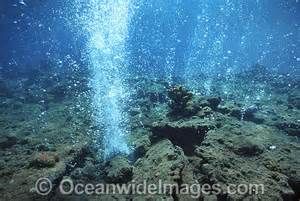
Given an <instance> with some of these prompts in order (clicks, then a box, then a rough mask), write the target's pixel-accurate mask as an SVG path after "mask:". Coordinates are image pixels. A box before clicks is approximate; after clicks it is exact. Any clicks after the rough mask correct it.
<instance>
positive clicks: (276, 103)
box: [0, 69, 300, 201]
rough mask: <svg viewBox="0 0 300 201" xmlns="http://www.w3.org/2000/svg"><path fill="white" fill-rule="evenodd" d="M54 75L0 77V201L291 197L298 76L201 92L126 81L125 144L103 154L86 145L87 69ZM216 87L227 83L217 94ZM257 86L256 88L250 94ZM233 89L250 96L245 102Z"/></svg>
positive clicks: (297, 149) (296, 182)
mask: <svg viewBox="0 0 300 201" xmlns="http://www.w3.org/2000/svg"><path fill="white" fill-rule="evenodd" d="M254 70H255V69H254ZM256 70H257V69H256ZM55 72H56V71H55V70H53V71H52V70H51V69H50V70H49V69H47V70H44V71H43V70H37V71H35V72H23V73H19V74H17V75H15V74H13V73H12V72H11V74H9V72H7V73H6V75H10V76H8V77H5V78H4V77H0V128H1V134H0V194H1V196H0V200H3V201H4V200H5V201H7V200H22V201H27V200H49V201H56V200H86V201H94V200H134V201H138V200H147V201H150V200H174V201H178V200H180V201H181V200H204V201H208V200H218V201H220V200H228V201H232V200H247V201H250V200H261V201H268V200H269V201H274V200H286V201H289V200H291V201H293V200H294V201H296V200H299V199H300V157H299V155H300V139H299V138H300V86H299V80H298V81H297V80H296V81H292V79H290V78H289V76H288V75H272V77H271V75H269V74H268V73H263V72H256V71H252V72H245V73H244V74H243V73H241V74H239V75H236V77H234V81H232V80H233V78H232V80H228V79H222V77H220V78H217V79H214V80H212V86H211V87H210V89H211V92H210V94H207V95H201V94H205V93H196V92H194V90H191V91H189V90H187V89H186V88H185V87H183V86H182V85H181V83H180V82H178V83H175V84H174V85H173V86H172V87H170V86H169V85H168V83H167V82H166V81H164V80H159V79H151V78H146V77H137V78H133V79H131V80H128V82H130V83H131V86H132V91H133V92H134V93H133V96H134V97H135V98H133V99H134V101H132V102H131V103H130V105H129V106H128V108H127V109H128V113H129V114H130V126H131V134H130V137H129V139H128V143H129V144H130V146H131V147H132V150H133V151H132V153H131V154H130V155H129V156H124V155H116V156H113V157H111V158H110V159H108V160H107V161H104V160H103V159H102V158H101V156H99V154H98V152H97V150H96V149H95V146H93V145H94V141H95V136H94V135H93V131H94V130H95V129H97V128H95V126H93V123H92V118H91V115H90V114H91V112H90V111H91V108H90V105H91V103H90V102H89V101H90V99H89V96H90V94H89V93H88V91H89V87H88V84H87V83H88V79H87V77H88V76H82V75H85V74H84V72H80V71H79V70H78V71H76V70H75V71H73V72H69V73H68V74H67V75H68V76H66V74H64V76H59V74H56V73H55ZM250 73H253V76H254V77H253V76H249V74H250ZM255 75H257V76H255ZM249 77H250V78H251V80H250V78H249ZM253 80H255V81H253ZM225 85H226V86H228V88H229V89H232V90H231V91H226V93H224V89H223V88H222V86H225ZM202 86H204V84H203V85H202V84H201V81H199V91H204V92H205V90H206V88H204V87H202ZM257 89H264V95H263V96H261V97H260V98H259V99H258V98H255V100H250V99H251V98H254V96H252V95H251V94H252V93H255V92H257ZM251 90H253V91H251ZM245 91H246V92H245ZM260 91H261V90H260ZM242 94H248V95H249V94H250V97H249V102H247V104H245V102H244V101H243V100H245V97H244V95H242ZM248 103H249V104H248ZM250 103H251V104H250ZM43 177H47V178H49V179H50V180H51V182H52V183H53V190H52V191H51V193H50V194H48V195H47V196H41V195H38V194H37V193H36V189H35V183H36V181H37V180H38V179H39V178H43ZM66 178H71V179H72V180H73V181H75V182H78V183H79V182H82V183H85V184H87V183H92V184H97V183H103V184H106V183H114V184H116V183H119V184H120V183H127V184H129V183H133V182H134V183H136V184H142V183H143V182H144V181H147V182H148V183H158V182H159V181H163V182H166V183H168V184H176V185H178V186H179V188H183V184H190V185H192V184H210V185H213V184H217V185H219V186H220V188H221V189H222V192H221V193H220V194H218V195H214V194H211V195H206V194H205V195H204V194H203V195H201V196H199V197H197V198H192V197H191V196H190V195H183V194H177V193H176V192H174V191H172V192H167V193H164V194H155V195H151V194H147V195H139V196H138V195H134V193H133V192H131V193H129V195H112V194H109V195H96V194H93V195H81V196H75V195H61V194H60V193H59V183H60V181H61V180H63V179H66ZM230 184H236V185H238V184H262V185H264V189H265V191H264V194H255V193H252V194H251V193H248V194H246V195H245V194H244V195H240V194H229V193H228V192H227V191H226V189H227V188H226V187H227V186H228V185H230Z"/></svg>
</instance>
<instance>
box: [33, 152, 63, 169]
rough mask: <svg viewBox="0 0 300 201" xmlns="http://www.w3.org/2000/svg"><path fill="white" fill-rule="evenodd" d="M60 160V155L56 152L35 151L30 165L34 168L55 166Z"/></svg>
mask: <svg viewBox="0 0 300 201" xmlns="http://www.w3.org/2000/svg"><path fill="white" fill-rule="evenodd" d="M57 162H59V157H58V155H57V154H56V153H55V152H37V153H34V154H33V156H32V159H31V162H30V166H31V167H34V168H47V167H48V168H49V167H54V166H55V164H56V163H57Z"/></svg>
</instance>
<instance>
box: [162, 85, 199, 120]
mask: <svg viewBox="0 0 300 201" xmlns="http://www.w3.org/2000/svg"><path fill="white" fill-rule="evenodd" d="M167 93H168V97H169V99H170V102H169V107H170V116H173V117H174V116H175V117H178V116H181V117H182V116H190V115H193V114H195V113H196V112H197V110H196V109H195V108H194V107H193V106H194V105H193V104H192V98H193V94H192V93H191V92H189V91H188V90H186V89H185V88H183V86H174V87H171V88H170V89H169V90H168V92H167Z"/></svg>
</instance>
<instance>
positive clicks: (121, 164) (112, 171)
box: [105, 156, 133, 183]
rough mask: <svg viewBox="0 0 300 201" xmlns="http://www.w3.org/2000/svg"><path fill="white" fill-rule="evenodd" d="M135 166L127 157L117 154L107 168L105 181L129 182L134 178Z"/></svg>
mask: <svg viewBox="0 0 300 201" xmlns="http://www.w3.org/2000/svg"><path fill="white" fill-rule="evenodd" d="M132 175H133V167H132V166H131V165H130V164H129V161H128V159H127V158H126V157H123V156H116V157H115V158H113V159H111V160H110V161H109V162H108V163H107V165H106V168H105V181H106V182H108V183H127V182H129V181H130V180H131V179H132Z"/></svg>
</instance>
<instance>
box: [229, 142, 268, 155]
mask: <svg viewBox="0 0 300 201" xmlns="http://www.w3.org/2000/svg"><path fill="white" fill-rule="evenodd" d="M263 151H264V150H263V148H262V146H261V145H260V144H258V143H256V142H255V141H254V140H252V139H244V140H239V141H237V144H236V145H235V147H234V152H235V153H236V154H238V155H241V156H247V157H251V156H257V155H260V154H262V153H263Z"/></svg>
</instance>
